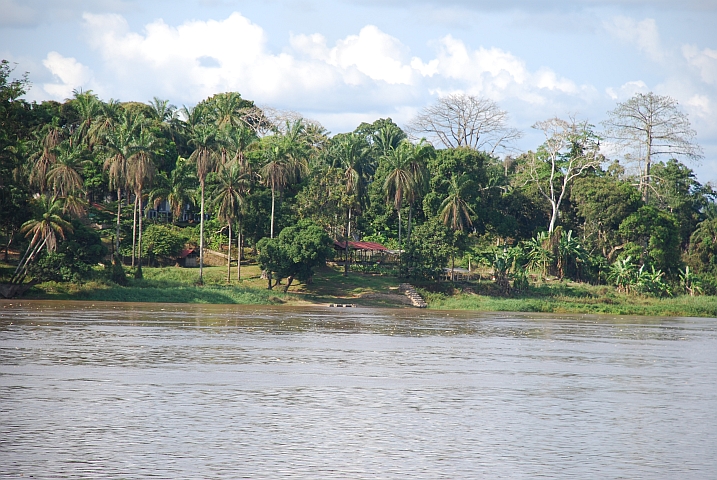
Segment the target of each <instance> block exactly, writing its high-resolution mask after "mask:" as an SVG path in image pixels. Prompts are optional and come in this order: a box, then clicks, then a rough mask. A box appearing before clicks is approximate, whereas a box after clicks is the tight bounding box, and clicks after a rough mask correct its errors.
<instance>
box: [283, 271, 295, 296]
mask: <svg viewBox="0 0 717 480" xmlns="http://www.w3.org/2000/svg"><path fill="white" fill-rule="evenodd" d="M293 281H294V276H293V275H289V278H288V279H287V282H286V286H285V287H284V293H286V292H288V291H289V287H290V286H291V282H293Z"/></svg>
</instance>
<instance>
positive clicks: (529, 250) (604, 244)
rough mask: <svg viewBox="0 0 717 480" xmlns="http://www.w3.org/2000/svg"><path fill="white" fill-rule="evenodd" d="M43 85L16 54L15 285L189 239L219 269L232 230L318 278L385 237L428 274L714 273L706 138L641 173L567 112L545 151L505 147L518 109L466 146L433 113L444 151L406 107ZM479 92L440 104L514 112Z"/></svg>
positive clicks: (410, 272) (685, 281) (4, 168)
mask: <svg viewBox="0 0 717 480" xmlns="http://www.w3.org/2000/svg"><path fill="white" fill-rule="evenodd" d="M28 86H29V85H28V82H27V80H26V77H24V76H21V77H20V78H19V79H13V71H12V67H11V65H10V64H9V63H8V62H6V61H3V62H2V64H1V65H0V222H1V225H0V235H2V240H3V246H4V250H5V252H6V258H7V252H9V251H15V252H19V257H20V258H19V261H20V265H19V266H18V270H17V272H16V274H15V276H14V277H13V279H14V281H22V279H23V278H25V276H26V275H31V276H32V275H35V276H36V277H38V278H53V279H57V280H71V279H78V278H82V277H83V276H86V275H87V274H88V272H89V271H90V266H93V265H96V264H97V263H101V262H103V263H106V264H109V262H110V261H112V263H113V266H112V267H111V271H112V278H114V279H115V280H117V281H122V278H123V276H124V270H123V265H124V266H129V267H130V268H133V272H134V273H135V275H136V276H141V266H142V265H143V264H144V265H146V264H148V263H149V264H153V265H154V264H173V263H174V261H175V260H176V258H177V257H178V256H179V254H180V252H181V251H182V250H183V249H184V248H187V247H196V248H197V249H198V251H199V252H200V265H203V252H204V250H205V248H207V247H210V248H213V249H218V248H221V247H225V246H226V245H227V244H228V243H229V242H230V241H231V242H232V243H233V244H237V242H239V243H240V244H241V245H244V246H249V247H252V248H254V249H255V250H258V253H259V261H260V262H261V264H262V265H263V266H264V268H265V269H266V270H267V271H268V273H269V274H270V276H271V275H273V276H274V280H278V279H281V278H286V279H289V283H290V282H291V281H293V280H294V279H298V280H300V281H308V280H309V279H310V278H311V275H312V274H313V269H314V268H315V267H316V266H317V265H319V264H321V263H322V262H324V261H325V259H326V258H329V257H330V254H331V252H330V250H329V249H327V245H328V242H329V239H334V240H338V241H344V240H346V239H349V240H360V239H370V240H373V241H380V242H382V243H384V244H385V245H386V246H387V247H389V248H391V249H393V250H394V251H397V250H398V251H401V255H399V256H398V257H400V264H399V265H396V266H397V267H398V268H397V269H395V271H398V272H400V274H401V275H403V276H408V277H412V278H422V279H427V280H435V279H437V278H439V277H440V276H441V274H442V273H444V271H445V270H444V269H447V268H451V269H452V268H453V267H460V266H462V267H468V266H470V265H475V264H476V259H478V258H483V259H488V260H486V262H487V264H488V265H489V266H490V268H492V270H493V272H494V274H493V276H494V277H495V278H496V279H498V280H500V282H501V285H502V286H503V287H505V288H506V289H507V288H508V286H509V281H513V282H514V283H513V285H514V287H513V288H516V289H522V288H525V285H526V283H527V280H526V279H527V278H528V277H527V273H531V274H533V275H534V276H538V277H544V278H546V277H555V278H558V279H563V278H567V279H573V280H578V281H589V282H592V283H612V284H614V285H616V286H617V287H618V288H620V289H622V290H625V291H634V292H642V293H646V294H653V295H667V294H670V293H679V292H683V293H689V294H698V293H709V292H710V291H711V289H713V287H712V285H714V283H715V282H714V280H713V279H714V277H715V275H716V274H717V260H716V258H717V233H716V232H717V220H716V218H717V213H716V212H717V209H716V208H715V192H714V191H713V189H712V187H711V186H710V185H703V184H701V183H700V182H698V181H697V179H696V178H695V175H694V173H693V171H692V170H691V169H690V168H689V167H688V166H687V165H685V164H684V163H682V162H681V161H680V160H682V159H684V158H688V159H689V158H695V157H697V156H699V152H700V150H699V147H698V146H696V145H694V144H692V143H691V140H692V137H691V136H688V137H685V138H680V137H679V136H677V137H675V135H677V134H671V135H672V136H670V135H668V134H667V133H670V132H667V133H665V134H664V135H663V139H662V140H661V141H662V142H663V143H664V144H667V143H670V142H674V143H675V145H677V146H679V149H672V150H670V149H669V148H663V149H662V150H660V152H672V153H674V155H672V154H669V155H666V156H663V157H659V155H658V154H659V152H658V150H652V153H651V156H650V157H649V158H648V157H645V158H644V159H642V161H641V163H640V162H638V165H637V166H636V167H635V166H633V165H631V164H630V163H629V162H628V161H627V160H629V159H630V158H634V155H633V156H629V155H626V156H624V157H619V158H606V157H604V156H603V154H602V153H601V151H600V143H599V140H600V139H601V136H602V135H603V133H601V132H600V131H599V130H597V128H596V127H595V126H594V125H591V124H589V123H588V122H578V121H575V120H571V121H564V120H560V119H548V120H545V121H541V122H538V123H536V125H535V128H537V129H540V130H541V131H542V132H543V133H544V134H545V142H544V143H543V144H541V145H536V146H535V149H534V151H531V152H526V153H523V154H520V155H517V156H506V157H504V158H498V157H497V156H496V153H495V152H497V151H502V150H504V147H506V145H505V144H502V143H501V142H503V141H504V140H510V139H514V138H517V137H518V136H519V132H516V131H513V130H510V129H507V127H506V124H505V123H504V122H503V120H504V119H505V118H506V115H507V114H506V113H505V112H502V111H500V112H499V113H500V118H501V124H500V125H499V126H498V127H496V129H495V130H493V131H486V132H484V133H480V132H478V133H477V132H473V133H471V134H470V136H469V137H466V138H463V139H462V140H460V141H457V142H456V144H455V145H452V143H451V141H450V138H448V137H446V136H445V135H446V132H440V131H433V130H431V129H432V128H434V127H435V125H434V123H433V122H432V121H431V118H430V115H429V114H430V112H432V111H433V110H431V109H428V110H426V111H424V112H423V113H422V114H421V115H422V117H420V120H421V122H419V123H420V126H421V130H420V131H421V132H428V133H431V132H432V135H428V136H429V137H430V138H433V139H434V140H435V139H438V140H436V143H435V145H432V144H430V143H429V142H427V141H426V140H425V139H420V140H419V139H415V141H412V140H411V137H410V136H409V135H408V134H407V132H405V131H404V130H402V129H401V128H400V127H399V126H398V125H397V124H396V123H394V122H393V121H392V120H391V119H390V118H388V119H379V120H376V121H375V122H373V123H362V124H361V125H359V126H358V127H357V128H356V129H355V130H354V131H353V132H346V133H339V134H336V135H333V136H331V135H330V134H329V132H327V131H326V130H324V129H323V127H322V126H321V125H320V124H318V123H317V122H313V121H310V120H306V119H304V118H302V117H301V116H300V115H297V114H293V113H291V112H283V113H282V112H277V111H273V110H272V111H271V112H269V111H262V110H261V109H259V108H257V107H256V106H255V105H254V103H253V102H251V101H249V100H246V99H244V98H242V97H241V95H240V94H238V93H235V92H229V93H221V94H217V95H214V96H212V97H210V98H207V99H206V100H204V101H202V102H200V103H199V104H198V105H196V106H195V107H194V108H183V109H177V108H176V107H174V106H173V105H170V104H169V102H167V101H165V100H161V99H157V98H155V99H154V100H153V101H151V102H150V103H149V104H143V103H137V102H119V101H116V100H112V99H110V100H107V101H103V100H101V99H99V98H98V97H97V96H96V95H95V94H94V93H93V92H91V91H84V92H82V91H78V92H74V95H73V97H72V98H70V99H68V100H66V101H65V102H63V103H58V102H43V103H40V104H38V103H29V102H27V101H26V100H23V98H22V96H23V94H24V92H25V90H26V89H27V88H28ZM650 95H652V94H650ZM643 97H645V98H642V97H641V98H639V99H637V100H640V101H643V103H644V101H645V99H648V100H650V101H653V102H655V101H662V105H663V106H666V107H665V108H673V109H677V106H676V104H674V103H671V102H670V101H668V100H670V99H669V98H667V97H659V96H655V95H652V97H649V98H648V97H646V96H643ZM471 99H472V100H471ZM465 100H466V99H465V98H462V97H460V96H455V95H454V96H451V97H450V98H449V99H448V100H447V101H444V102H442V103H440V102H439V104H438V105H437V106H436V108H437V109H440V108H443V107H445V106H446V105H448V104H449V103H451V102H453V104H454V105H453V107H455V108H461V105H469V106H471V108H473V109H477V108H485V109H497V106H496V105H495V104H494V103H493V102H490V101H480V100H481V99H475V98H473V97H470V98H468V100H470V101H465ZM628 103H629V102H626V104H624V105H623V104H621V105H622V106H625V107H628V106H630V105H632V104H629V105H628ZM633 103H634V102H633ZM643 103H640V102H638V103H636V104H635V105H637V106H635V105H633V107H635V108H638V107H639V108H648V107H649V104H644V105H643ZM645 105H647V107H646V106H645ZM628 110H629V109H628ZM628 110H625V111H628ZM436 112H438V110H436ZM459 113H460V112H458V113H456V114H459ZM622 114H623V109H620V108H618V109H616V110H615V111H613V112H611V117H610V118H611V122H612V123H610V128H608V129H607V130H606V132H605V133H604V135H612V137H611V138H615V139H618V140H619V138H621V137H619V135H622V134H624V132H622V133H621V131H619V130H616V125H619V119H620V115H622ZM436 115H439V113H436ZM440 115H449V113H446V112H445V111H442V112H440ZM679 119H680V122H682V123H681V124H680V125H682V126H683V127H684V123H685V122H687V125H688V124H689V120H688V119H687V118H686V116H684V115H681V116H679ZM479 123H480V122H479ZM416 125H418V124H417V123H415V122H414V127H415V128H417V127H416ZM660 128H662V127H660ZM637 131H639V130H637ZM687 131H688V133H689V132H691V130H687ZM415 132H416V130H415V129H414V131H413V133H415ZM501 132H502V134H505V135H506V136H505V138H504V137H501V136H500V134H501ZM506 132H508V133H509V135H508V134H507V133H506ZM673 133H674V132H673ZM480 135H485V137H484V138H482V139H481V138H480ZM444 137H445V138H444ZM441 138H444V140H440V139H441ZM630 138H633V139H634V138H636V137H634V135H633V137H630ZM501 139H502V140H501ZM638 140H639V138H638V139H637V140H635V142H637V141H638ZM635 142H633V143H631V145H632V146H633V147H634V145H636V143H635ZM637 145H638V146H639V143H638V144H637ZM488 146H490V149H489V151H483V149H486V150H488ZM439 147H440V148H439ZM688 147H689V148H688ZM685 152H686V153H685ZM680 154H684V155H682V157H680ZM620 161H622V163H620ZM633 167H634V168H633ZM88 232H92V235H90V233H88ZM90 237H91V238H90ZM95 237H96V238H95ZM100 237H102V240H103V241H99V240H98V239H100ZM100 247H101V248H100ZM108 255H109V256H108ZM470 262H472V263H470ZM33 264H34V265H35V266H32V267H31V265H33ZM83 265H84V266H83ZM201 275H202V274H201V268H200V282H201ZM270 282H271V280H270ZM516 282H517V283H516ZM503 287H501V288H503ZM518 287H519V288H518Z"/></svg>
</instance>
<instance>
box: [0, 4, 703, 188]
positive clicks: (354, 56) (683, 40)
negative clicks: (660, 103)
mask: <svg viewBox="0 0 717 480" xmlns="http://www.w3.org/2000/svg"><path fill="white" fill-rule="evenodd" d="M0 12H2V15H0V57H2V58H6V59H8V60H11V61H13V62H16V63H17V64H18V65H17V70H16V73H19V72H23V71H28V72H30V79H31V81H32V84H33V87H32V89H31V90H30V92H29V93H28V95H27V97H28V98H29V99H31V100H38V101H40V100H46V99H55V100H63V99H65V98H67V97H69V96H71V92H72V90H73V89H76V88H82V89H85V90H86V89H92V90H93V91H94V92H96V93H97V94H98V95H100V97H101V98H103V99H105V100H106V99H109V98H117V99H119V100H123V101H124V100H137V101H148V100H150V99H151V98H152V97H154V96H157V97H160V98H166V99H169V100H170V101H171V102H172V103H174V104H176V105H183V104H186V105H192V104H195V103H197V102H198V101H200V100H202V99H203V98H206V97H207V96H209V95H211V94H213V93H217V92H221V91H228V90H234V91H238V92H240V93H241V94H242V96H243V97H244V98H247V99H251V100H255V101H256V102H257V103H258V104H259V105H266V106H271V107H274V108H278V109H287V110H294V111H298V112H301V113H302V114H303V115H304V116H306V117H308V118H312V119H315V120H318V121H320V122H321V123H322V124H323V125H324V126H325V127H326V128H327V129H329V130H330V131H331V132H333V133H338V132H342V131H349V130H352V129H353V128H355V127H356V126H357V125H358V124H359V123H360V122H362V121H373V120H375V119H377V118H380V117H389V116H390V117H391V118H393V119H394V120H395V121H396V122H397V123H399V125H401V124H404V123H406V122H407V121H408V120H410V118H411V117H412V116H413V115H415V113H416V112H417V111H418V110H420V109H421V108H422V107H424V106H426V105H428V104H430V103H431V102H432V101H434V100H435V99H436V98H437V97H438V96H440V95H443V94H447V93H453V92H465V93H469V94H474V95H477V96H485V97H489V98H491V99H493V100H495V101H496V102H497V103H498V104H499V105H500V106H501V107H502V108H503V109H505V110H507V111H508V112H509V114H510V122H511V125H512V126H514V127H516V128H519V129H521V130H523V131H524V132H525V137H524V138H523V139H522V140H521V141H520V142H519V143H518V145H517V147H518V148H519V149H522V150H527V149H531V148H533V149H534V148H535V147H536V146H537V145H538V144H539V143H540V141H541V140H540V135H539V134H538V133H537V132H535V131H534V130H532V129H531V125H533V124H534V123H535V122H536V121H540V120H544V119H546V118H548V117H551V116H560V117H567V116H569V115H573V116H577V117H578V118H581V119H588V120H589V121H590V122H592V123H594V124H596V125H598V126H599V123H600V122H601V121H602V120H604V119H605V117H606V112H607V111H608V110H610V109H612V108H614V107H615V105H616V102H619V101H623V100H626V99H627V98H629V97H630V96H631V95H633V94H634V93H636V92H648V91H653V92H655V93H657V94H660V95H669V96H671V97H673V98H675V99H677V100H678V101H679V103H680V105H681V108H683V110H684V111H685V112H686V113H688V114H689V117H690V120H691V122H692V125H693V128H694V129H695V130H696V131H697V138H696V141H697V142H698V143H699V144H700V145H701V146H702V148H703V150H704V154H705V157H704V160H703V161H702V162H701V163H700V164H690V166H691V167H692V168H694V169H695V170H696V172H697V173H698V178H699V180H700V181H702V182H714V183H717V33H715V27H714V26H715V25H717V1H714V0H710V1H700V0H682V1H680V2H675V1H668V0H662V1H660V0H652V1H647V0H612V1H593V0H571V1H564V0H505V1H501V2H496V1H487V0H473V1H470V0H444V1H441V2H438V1H434V0H423V1H422V0H410V1H409V0H383V1H379V0H333V1H325V0H299V1H289V0H269V1H263V2H262V1H256V0H254V1H244V0H178V1H170V0H155V1H134V0H64V1H62V2H58V1H52V0H0Z"/></svg>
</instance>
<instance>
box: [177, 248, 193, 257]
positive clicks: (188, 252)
mask: <svg viewBox="0 0 717 480" xmlns="http://www.w3.org/2000/svg"><path fill="white" fill-rule="evenodd" d="M192 254H194V255H196V254H197V251H196V250H195V249H193V248H185V249H183V250H182V253H180V254H179V258H187V257H188V256H189V255H192Z"/></svg>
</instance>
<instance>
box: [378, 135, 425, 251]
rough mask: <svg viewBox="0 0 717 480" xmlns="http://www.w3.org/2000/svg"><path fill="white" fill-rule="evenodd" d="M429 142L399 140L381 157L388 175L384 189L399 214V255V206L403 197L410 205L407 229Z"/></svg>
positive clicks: (416, 197) (422, 184)
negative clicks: (396, 144) (385, 163)
mask: <svg viewBox="0 0 717 480" xmlns="http://www.w3.org/2000/svg"><path fill="white" fill-rule="evenodd" d="M431 152H432V150H431V147H430V145H428V144H427V143H426V142H425V141H423V140H422V141H421V143H420V144H419V145H418V146H416V145H413V144H411V143H410V142H408V141H403V142H401V143H400V144H399V145H398V147H397V148H391V149H389V150H388V154H387V155H386V156H384V157H383V158H384V160H385V161H386V162H387V164H388V174H387V175H386V179H385V180H384V183H383V189H384V192H385V193H386V196H387V198H388V200H389V201H391V202H392V203H393V206H394V208H395V209H396V212H397V214H398V243H399V258H400V248H401V245H402V241H401V223H402V220H401V207H402V206H403V202H404V200H407V201H408V204H409V210H408V212H409V231H410V216H411V211H412V206H413V204H414V203H415V201H416V200H417V199H418V198H419V196H420V194H421V193H422V190H423V188H424V185H425V183H426V174H425V171H426V167H425V160H426V158H428V156H429V155H430V154H431Z"/></svg>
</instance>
